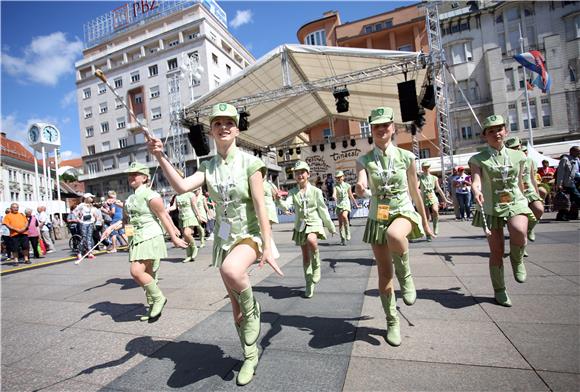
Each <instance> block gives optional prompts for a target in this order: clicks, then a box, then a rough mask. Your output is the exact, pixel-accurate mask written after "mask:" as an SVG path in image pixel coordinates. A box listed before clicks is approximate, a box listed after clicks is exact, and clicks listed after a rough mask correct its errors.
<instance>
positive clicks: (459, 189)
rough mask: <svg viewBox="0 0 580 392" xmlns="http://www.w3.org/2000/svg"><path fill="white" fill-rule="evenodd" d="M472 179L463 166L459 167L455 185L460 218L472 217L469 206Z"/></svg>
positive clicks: (454, 181)
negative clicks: (468, 176)
mask: <svg viewBox="0 0 580 392" xmlns="http://www.w3.org/2000/svg"><path fill="white" fill-rule="evenodd" d="M470 186H471V181H470V179H469V178H467V174H465V169H464V168H463V166H459V167H458V168H457V176H456V177H455V180H453V187H454V188H455V198H456V199H457V202H458V204H459V219H461V220H469V219H471V208H470V206H469V187H470Z"/></svg>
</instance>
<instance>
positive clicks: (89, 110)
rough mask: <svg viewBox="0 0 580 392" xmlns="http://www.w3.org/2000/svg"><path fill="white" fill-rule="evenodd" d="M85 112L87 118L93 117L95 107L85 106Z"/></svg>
mask: <svg viewBox="0 0 580 392" xmlns="http://www.w3.org/2000/svg"><path fill="white" fill-rule="evenodd" d="M84 112H85V118H91V117H93V108H90V107H89V108H85V109H84Z"/></svg>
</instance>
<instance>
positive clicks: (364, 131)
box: [359, 121, 371, 137]
mask: <svg viewBox="0 0 580 392" xmlns="http://www.w3.org/2000/svg"><path fill="white" fill-rule="evenodd" d="M359 126H360V136H361V137H369V136H371V126H370V125H369V123H368V122H367V121H361V122H359Z"/></svg>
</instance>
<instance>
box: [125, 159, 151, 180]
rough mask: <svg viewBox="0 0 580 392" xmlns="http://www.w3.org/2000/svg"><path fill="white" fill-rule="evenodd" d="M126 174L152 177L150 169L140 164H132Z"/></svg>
mask: <svg viewBox="0 0 580 392" xmlns="http://www.w3.org/2000/svg"><path fill="white" fill-rule="evenodd" d="M125 173H140V174H144V175H146V176H147V177H149V176H150V174H149V168H148V167H147V166H145V165H144V164H142V163H139V162H132V163H131V165H130V166H129V168H128V169H127V170H125Z"/></svg>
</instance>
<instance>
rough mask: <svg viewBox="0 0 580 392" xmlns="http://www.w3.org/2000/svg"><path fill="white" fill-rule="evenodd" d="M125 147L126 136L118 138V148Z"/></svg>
mask: <svg viewBox="0 0 580 392" xmlns="http://www.w3.org/2000/svg"><path fill="white" fill-rule="evenodd" d="M126 147H127V138H126V137H123V138H121V139H119V148H126Z"/></svg>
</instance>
